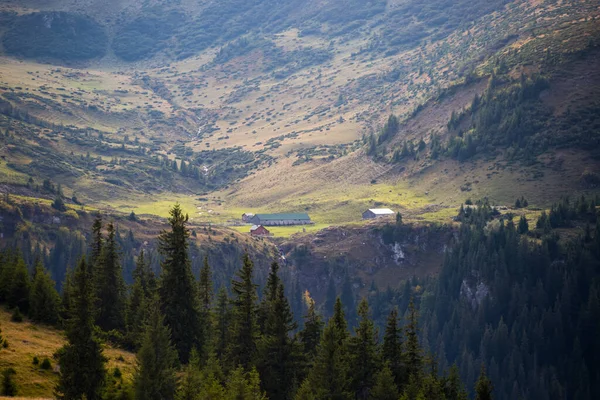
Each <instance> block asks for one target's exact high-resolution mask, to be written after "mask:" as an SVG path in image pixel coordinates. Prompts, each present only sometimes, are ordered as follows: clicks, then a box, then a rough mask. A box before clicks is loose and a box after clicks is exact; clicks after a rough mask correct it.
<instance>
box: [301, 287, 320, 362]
mask: <svg viewBox="0 0 600 400" xmlns="http://www.w3.org/2000/svg"><path fill="white" fill-rule="evenodd" d="M307 301H308V311H307V313H306V315H305V316H304V329H302V330H301V331H300V332H299V334H298V336H299V337H300V341H301V343H302V347H303V350H304V354H305V356H306V357H307V358H308V359H309V363H312V360H314V358H315V356H316V355H317V347H318V346H319V341H320V340H321V334H322V333H323V325H325V324H324V323H323V319H322V318H321V316H320V315H319V314H318V313H317V310H316V308H315V301H314V300H313V299H311V298H308V300H307Z"/></svg>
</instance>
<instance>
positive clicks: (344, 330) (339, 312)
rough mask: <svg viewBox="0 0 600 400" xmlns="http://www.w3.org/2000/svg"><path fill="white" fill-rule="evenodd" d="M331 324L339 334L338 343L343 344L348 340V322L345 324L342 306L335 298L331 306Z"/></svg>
mask: <svg viewBox="0 0 600 400" xmlns="http://www.w3.org/2000/svg"><path fill="white" fill-rule="evenodd" d="M332 319H333V324H334V325H335V327H336V329H337V330H338V332H339V343H340V344H343V343H345V342H346V339H348V336H349V333H348V322H346V316H345V314H344V306H343V305H342V300H341V299H340V298H339V297H337V298H336V299H335V304H334V306H333V317H332Z"/></svg>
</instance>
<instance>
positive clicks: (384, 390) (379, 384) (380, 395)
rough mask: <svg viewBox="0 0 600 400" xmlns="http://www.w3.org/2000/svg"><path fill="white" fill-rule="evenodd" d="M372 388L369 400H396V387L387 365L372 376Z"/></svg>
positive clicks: (397, 394) (397, 395)
mask: <svg viewBox="0 0 600 400" xmlns="http://www.w3.org/2000/svg"><path fill="white" fill-rule="evenodd" d="M373 380H374V386H373V389H372V390H371V392H370V394H369V399H370V400H398V397H399V393H398V387H397V386H396V383H395V382H394V374H393V373H392V370H391V369H390V367H389V364H388V363H384V365H383V368H382V369H381V370H380V371H379V372H377V373H376V374H375V376H374V379H373Z"/></svg>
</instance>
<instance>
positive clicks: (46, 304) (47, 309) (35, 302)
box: [29, 261, 61, 325]
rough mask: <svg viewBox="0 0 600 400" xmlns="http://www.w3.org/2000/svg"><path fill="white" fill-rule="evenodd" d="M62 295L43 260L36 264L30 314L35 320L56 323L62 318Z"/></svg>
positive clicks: (30, 299)
mask: <svg viewBox="0 0 600 400" xmlns="http://www.w3.org/2000/svg"><path fill="white" fill-rule="evenodd" d="M60 302H61V300H60V295H59V294H58V292H57V291H56V288H55V284H54V281H53V280H52V278H51V277H50V273H49V272H48V271H47V270H46V268H44V266H43V265H42V263H41V261H38V262H37V263H36V266H35V272H34V275H33V284H32V287H31V293H30V298H29V305H30V310H29V315H30V317H31V319H32V320H33V321H36V322H42V323H45V324H50V325H55V324H58V322H59V320H60V310H61V304H60Z"/></svg>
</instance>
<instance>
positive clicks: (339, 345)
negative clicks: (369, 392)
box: [301, 298, 353, 400]
mask: <svg viewBox="0 0 600 400" xmlns="http://www.w3.org/2000/svg"><path fill="white" fill-rule="evenodd" d="M347 337H348V332H347V327H346V321H345V319H344V314H343V311H342V304H341V302H340V300H339V298H338V299H337V300H336V305H335V313H334V316H333V317H331V318H330V319H329V321H328V323H327V326H326V327H325V330H324V331H323V336H322V338H321V343H320V344H319V350H318V353H317V357H316V359H315V363H314V366H313V368H312V369H311V371H310V373H309V376H308V378H307V379H308V381H309V384H308V386H309V388H310V392H311V393H312V394H313V395H314V398H316V399H319V400H346V399H348V400H349V399H351V398H353V395H352V393H351V392H350V380H349V378H348V368H349V365H348V361H347V354H346V346H347V343H346V340H347ZM303 386H304V385H303ZM306 390H307V389H306V388H304V390H301V392H304V396H305V397H309V396H308V395H307V394H306V393H305V391H306Z"/></svg>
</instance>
